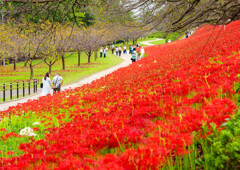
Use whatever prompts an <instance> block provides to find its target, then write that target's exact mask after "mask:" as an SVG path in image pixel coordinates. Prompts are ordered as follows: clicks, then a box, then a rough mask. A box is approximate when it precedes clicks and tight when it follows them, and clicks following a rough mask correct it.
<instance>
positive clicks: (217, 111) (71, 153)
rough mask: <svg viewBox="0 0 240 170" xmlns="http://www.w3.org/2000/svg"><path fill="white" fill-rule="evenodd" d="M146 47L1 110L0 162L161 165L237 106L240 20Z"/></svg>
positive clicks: (16, 164)
mask: <svg viewBox="0 0 240 170" xmlns="http://www.w3.org/2000/svg"><path fill="white" fill-rule="evenodd" d="M209 37H210V38H209ZM208 40H209V41H208ZM145 50H146V54H147V55H148V56H147V57H145V58H144V59H142V60H140V61H138V62H136V63H133V64H132V65H130V66H128V67H125V68H121V69H119V70H117V71H115V72H113V73H112V74H109V75H108V76H106V77H104V78H101V79H99V80H97V81H94V82H93V83H91V84H88V85H84V86H82V87H79V88H76V89H74V90H71V89H70V90H67V91H65V92H61V93H58V94H55V95H54V96H47V97H43V98H40V99H39V101H36V100H33V101H29V102H27V103H24V104H20V105H18V106H16V107H12V108H9V109H8V110H7V111H4V112H1V113H0V114H1V117H2V120H1V123H0V137H1V142H0V145H1V146H0V157H1V158H0V167H1V168H6V169H12V168H24V169H25V168H27V169H33V168H34V169H35V168H36V169H37V168H38V169H47V168H49V169H53V168H56V169H58V168H59V169H64V168H73V169H74V168H75V169H78V168H84V169H85V168H86V169H88V168H89V169H113V168H114V169H159V168H161V167H163V166H165V165H166V164H167V162H168V160H169V158H173V159H174V158H175V157H177V156H183V155H185V154H187V153H188V152H191V151H189V150H187V146H189V145H191V144H192V142H193V141H194V139H196V138H204V137H205V136H206V135H209V134H210V133H211V131H210V132H208V133H203V127H205V128H209V129H211V125H212V124H214V123H215V124H216V126H217V128H220V125H221V124H223V123H224V121H226V118H229V117H230V116H231V115H233V114H234V113H235V112H236V109H237V107H236V97H235V88H236V83H238V81H239V78H238V74H239V68H240V53H239V51H240V21H235V22H232V23H230V24H229V25H226V26H225V27H224V26H209V25H205V26H202V27H200V28H199V29H197V30H196V32H195V34H194V35H192V36H191V37H189V38H187V39H184V40H180V41H175V42H172V43H168V44H164V45H159V46H151V47H147V48H146V49H145ZM25 127H29V128H30V129H31V130H32V131H31V132H29V133H28V134H30V133H31V134H34V135H24V134H23V135H22V134H21V135H20V130H22V129H24V128H25ZM26 134H27V133H26Z"/></svg>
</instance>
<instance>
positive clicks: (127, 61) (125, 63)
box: [0, 54, 132, 111]
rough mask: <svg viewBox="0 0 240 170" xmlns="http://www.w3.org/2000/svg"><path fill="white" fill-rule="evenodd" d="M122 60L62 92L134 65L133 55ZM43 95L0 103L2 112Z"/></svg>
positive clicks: (125, 56) (127, 55)
mask: <svg viewBox="0 0 240 170" xmlns="http://www.w3.org/2000/svg"><path fill="white" fill-rule="evenodd" d="M121 58H123V59H124V61H123V62H122V63H120V64H118V65H116V66H113V67H111V68H109V69H106V70H104V71H101V72H98V73H96V74H93V75H91V76H89V77H86V78H84V79H82V80H80V81H78V82H75V83H71V84H69V85H65V86H63V87H62V90H65V89H68V88H70V87H71V88H72V89H74V88H76V87H79V86H82V85H84V84H88V83H91V82H92V81H94V80H96V79H99V78H101V77H103V76H105V75H107V74H109V73H112V72H113V71H115V70H117V69H119V68H121V67H126V66H128V65H129V64H131V63H132V61H131V60H130V58H131V55H130V54H125V55H122V56H121ZM40 94H41V93H38V94H36V95H34V96H29V97H25V98H23V99H19V100H15V101H9V102H5V103H0V111H4V110H7V109H8V108H9V107H10V106H15V105H17V104H18V103H24V102H27V101H28V100H29V99H32V100H33V99H38V97H39V96H40Z"/></svg>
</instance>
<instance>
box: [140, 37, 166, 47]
mask: <svg viewBox="0 0 240 170" xmlns="http://www.w3.org/2000/svg"><path fill="white" fill-rule="evenodd" d="M159 40H164V39H160V38H158V39H155V40H150V41H144V42H140V43H141V44H143V45H147V46H150V45H154V44H150V42H154V41H159Z"/></svg>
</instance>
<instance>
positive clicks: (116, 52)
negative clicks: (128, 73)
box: [116, 47, 118, 56]
mask: <svg viewBox="0 0 240 170" xmlns="http://www.w3.org/2000/svg"><path fill="white" fill-rule="evenodd" d="M116 56H118V47H116Z"/></svg>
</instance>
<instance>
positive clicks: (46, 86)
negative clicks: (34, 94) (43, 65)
mask: <svg viewBox="0 0 240 170" xmlns="http://www.w3.org/2000/svg"><path fill="white" fill-rule="evenodd" d="M49 76H50V74H49V73H48V72H47V73H46V74H45V76H44V77H43V78H42V86H41V87H42V93H41V96H46V95H48V94H51V89H53V91H54V92H59V91H60V90H61V86H62V84H63V78H62V77H61V75H60V74H59V73H58V74H56V76H55V77H53V80H52V83H53V86H52V83H51V79H50V77H49Z"/></svg>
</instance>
